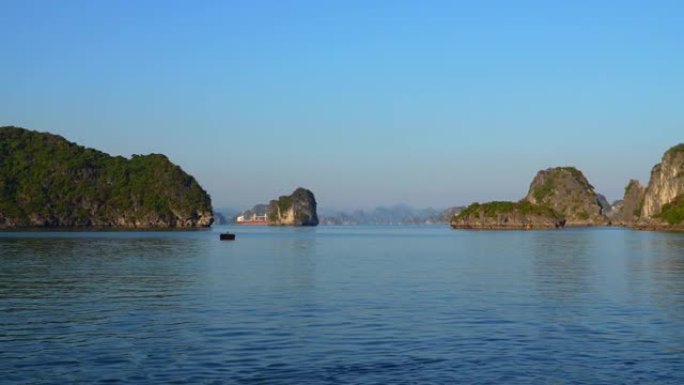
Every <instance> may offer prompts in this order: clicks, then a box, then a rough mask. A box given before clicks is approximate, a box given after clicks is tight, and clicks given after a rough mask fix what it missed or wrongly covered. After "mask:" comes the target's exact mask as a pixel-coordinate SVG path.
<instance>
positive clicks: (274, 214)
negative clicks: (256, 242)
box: [266, 187, 318, 226]
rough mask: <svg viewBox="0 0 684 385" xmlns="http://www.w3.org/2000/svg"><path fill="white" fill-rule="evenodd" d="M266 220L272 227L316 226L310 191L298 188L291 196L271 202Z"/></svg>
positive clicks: (315, 214) (315, 213)
mask: <svg viewBox="0 0 684 385" xmlns="http://www.w3.org/2000/svg"><path fill="white" fill-rule="evenodd" d="M266 218H267V222H268V224H269V225H272V226H316V225H318V214H317V212H316V198H315V197H314V194H313V193H312V192H311V191H309V190H307V189H305V188H302V187H299V188H297V189H296V190H295V191H294V192H293V193H292V194H291V195H283V196H281V197H279V198H278V199H277V200H272V201H271V202H270V203H269V204H268V209H267V211H266Z"/></svg>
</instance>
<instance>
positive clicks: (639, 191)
mask: <svg viewBox="0 0 684 385" xmlns="http://www.w3.org/2000/svg"><path fill="white" fill-rule="evenodd" d="M644 193H645V190H644V186H642V185H641V183H639V181H638V180H636V179H632V180H630V181H629V183H628V184H627V187H625V195H624V197H623V199H622V200H621V201H619V203H618V204H615V205H613V209H612V210H611V215H610V219H611V221H612V222H613V224H616V225H623V226H625V225H630V224H632V223H635V222H636V221H637V220H639V218H640V217H641V207H642V206H643V203H644ZM616 203H617V202H616Z"/></svg>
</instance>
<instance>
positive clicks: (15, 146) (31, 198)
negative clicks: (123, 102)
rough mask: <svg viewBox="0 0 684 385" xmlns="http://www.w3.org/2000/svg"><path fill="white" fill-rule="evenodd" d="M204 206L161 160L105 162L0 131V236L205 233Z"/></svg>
mask: <svg viewBox="0 0 684 385" xmlns="http://www.w3.org/2000/svg"><path fill="white" fill-rule="evenodd" d="M212 221H213V214H212V208H211V199H210V197H209V195H208V194H207V193H206V192H205V191H204V190H203V189H202V187H201V186H200V185H199V184H198V183H197V181H196V180H195V179H194V178H193V177H192V176H190V175H188V174H187V173H185V172H184V171H183V170H182V169H181V168H180V167H178V166H176V165H174V164H173V163H171V162H170V161H169V160H168V159H167V158H166V157H165V156H164V155H159V154H152V155H145V156H142V155H134V156H133V157H132V158H131V159H126V158H123V157H120V156H117V157H112V156H110V155H108V154H105V153H103V152H100V151H97V150H94V149H90V148H85V147H82V146H79V145H77V144H75V143H72V142H69V141H67V140H66V139H64V138H62V137H60V136H57V135H52V134H48V133H39V132H35V131H29V130H26V129H22V128H18V127H0V228H17V227H64V226H68V227H120V228H177V227H180V228H188V227H206V226H209V225H211V223H212Z"/></svg>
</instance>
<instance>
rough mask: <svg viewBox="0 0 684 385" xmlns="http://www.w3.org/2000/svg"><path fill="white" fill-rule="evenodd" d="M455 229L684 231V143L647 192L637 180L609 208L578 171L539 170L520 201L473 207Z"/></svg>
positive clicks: (658, 169)
mask: <svg viewBox="0 0 684 385" xmlns="http://www.w3.org/2000/svg"><path fill="white" fill-rule="evenodd" d="M450 224H451V227H453V228H455V229H552V228H553V229H557V228H562V227H564V226H606V225H617V226H626V227H631V228H636V229H652V230H684V144H679V145H677V146H674V147H672V148H670V149H669V150H667V152H665V154H664V155H663V158H662V161H661V163H659V164H657V165H655V166H654V167H653V169H652V171H651V179H650V181H649V183H648V186H647V187H646V188H644V187H642V186H641V184H640V183H639V182H638V181H636V180H630V181H629V183H628V184H627V187H625V193H624V197H623V199H622V200H619V201H616V202H614V203H613V204H612V205H610V204H608V202H607V201H606V199H605V197H603V196H602V195H601V194H598V193H596V192H595V191H594V187H593V186H592V185H591V184H590V183H589V182H588V181H587V179H586V177H585V176H584V174H582V172H581V171H579V170H578V169H576V168H574V167H556V168H549V169H546V170H542V171H539V172H538V173H537V175H536V176H535V178H534V179H533V180H532V183H531V184H530V188H529V192H528V194H527V195H526V196H525V197H524V198H523V199H521V200H520V201H518V202H488V203H483V204H480V203H473V204H472V205H470V206H468V207H467V208H466V209H465V210H463V211H461V212H460V213H458V214H456V215H454V216H453V217H452V219H451V221H450Z"/></svg>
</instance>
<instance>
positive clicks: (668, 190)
mask: <svg viewBox="0 0 684 385" xmlns="http://www.w3.org/2000/svg"><path fill="white" fill-rule="evenodd" d="M681 195H684V143H683V144H679V145H677V146H674V147H672V148H670V149H669V150H667V152H665V155H663V159H662V162H660V163H659V164H657V165H655V166H654V167H653V169H652V170H651V179H650V180H649V182H648V187H646V193H645V195H644V204H643V207H642V209H641V217H642V218H644V219H648V218H654V217H656V215H658V214H659V213H660V211H661V209H662V208H663V206H664V205H666V204H668V203H670V202H672V201H674V200H675V198H677V197H679V196H681Z"/></svg>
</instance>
